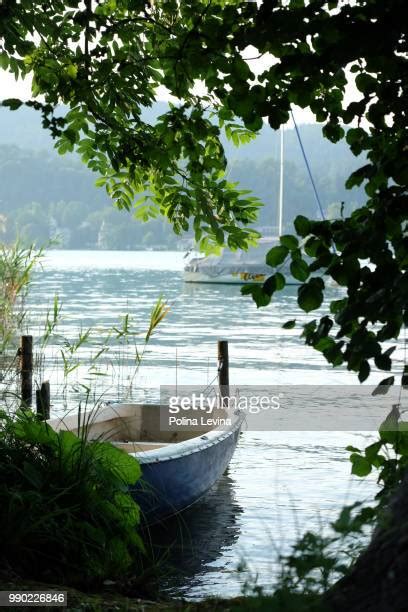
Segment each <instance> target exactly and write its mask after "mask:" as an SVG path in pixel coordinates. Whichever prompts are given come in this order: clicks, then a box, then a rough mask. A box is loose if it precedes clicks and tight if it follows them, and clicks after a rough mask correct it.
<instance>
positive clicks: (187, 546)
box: [30, 251, 375, 597]
mask: <svg viewBox="0 0 408 612" xmlns="http://www.w3.org/2000/svg"><path fill="white" fill-rule="evenodd" d="M183 265H184V260H183V253H177V252H117V251H115V252H106V251H105V252H101V251H94V252H93V251H54V252H50V253H49V254H48V255H47V258H46V261H45V263H44V269H43V270H42V271H41V272H39V273H38V274H37V277H36V279H35V282H34V285H33V289H32V294H31V298H30V302H31V310H32V312H33V314H34V316H35V317H37V319H38V320H40V319H41V318H42V317H43V315H44V312H45V311H46V310H47V307H48V306H49V305H50V304H51V303H52V300H53V296H54V294H58V295H59V297H60V299H61V301H62V303H63V310H62V323H61V326H60V328H59V333H61V334H63V335H64V336H65V337H67V338H70V339H71V340H73V339H74V338H75V336H76V335H77V334H78V328H79V327H80V326H82V328H83V329H86V328H88V327H90V326H94V327H95V326H96V327H97V328H100V329H102V328H106V327H109V326H112V325H117V324H118V321H119V318H120V316H123V315H124V314H125V313H129V314H130V315H131V317H132V318H133V320H134V322H135V324H136V327H137V328H138V330H140V331H143V330H145V329H146V325H147V321H148V315H149V312H150V309H151V307H152V305H153V303H154V302H155V300H156V299H157V298H158V297H159V296H160V295H163V296H164V297H165V298H166V299H167V300H168V302H169V303H170V305H171V310H170V312H169V314H168V316H167V318H166V319H165V321H164V322H163V323H162V325H161V326H160V329H159V330H158V331H157V333H156V334H155V335H154V337H153V340H152V342H151V344H150V345H149V349H148V353H147V354H146V355H145V359H144V362H143V365H142V367H141V368H140V371H139V372H138V374H137V377H136V379H135V385H134V387H135V389H134V394H135V396H136V397H140V395H141V394H142V396H143V395H145V396H147V397H157V396H158V388H159V385H160V384H175V383H176V381H177V383H178V384H192V383H197V384H200V385H201V384H202V385H203V386H205V385H206V384H207V383H208V382H211V380H212V379H213V378H214V376H215V375H216V342H217V340H218V339H220V338H222V339H228V340H229V343H230V348H229V350H230V361H231V365H230V368H231V369H230V382H231V383H232V384H243V383H244V384H257V385H258V384H259V385H265V384H268V385H274V384H352V383H354V384H355V382H356V381H355V378H354V377H353V376H352V375H350V373H348V372H347V371H343V370H333V369H331V368H330V367H328V365H327V364H326V362H325V361H324V359H323V358H322V357H321V356H320V355H319V354H318V353H316V352H315V351H313V350H311V349H310V348H307V347H305V346H304V345H303V343H302V341H301V340H300V339H299V338H298V333H299V332H298V331H296V330H283V329H282V327H281V326H282V323H283V322H285V321H286V320H288V319H292V318H297V319H298V320H299V312H298V310H297V308H296V290H295V289H292V288H288V289H287V291H285V292H284V293H282V294H281V295H280V296H279V298H278V299H277V300H276V301H275V303H274V304H273V305H272V306H270V307H268V308H264V309H260V310H257V309H256V307H255V305H254V304H253V302H252V300H251V299H250V298H243V297H241V296H240V290H239V287H236V286H225V285H188V284H184V283H183V280H182V269H183ZM301 319H302V317H300V320H301ZM38 329H40V328H38ZM101 333H102V332H101ZM53 350H54V353H53V355H54V359H55V356H56V353H55V347H54V348H53V347H52V346H51V347H50V348H49V349H47V351H48V356H50V355H51V353H52V351H53ZM87 351H88V352H89V349H86V348H84V349H83V351H82V355H83V356H85V357H86V355H87ZM119 357H120V355H119ZM128 365H129V364H128ZM115 368H117V364H115V363H114V361H109V360H108V361H107V362H106V371H107V373H108V376H107V377H105V378H103V380H102V378H101V382H100V384H99V388H100V389H103V393H104V394H105V395H104V396H105V397H112V398H118V396H119V395H120V393H121V391H120V389H119V386H118V383H117V381H116V382H112V383H110V381H111V380H112V381H114V370H115ZM42 375H43V376H46V377H48V378H51V380H52V381H53V383H55V384H57V383H58V380H57V378H58V376H60V374H58V368H56V367H52V366H51V365H49V364H48V361H47V362H46V364H45V370H44V372H43V373H42ZM131 375H132V373H131V372H130V374H128V375H127V376H130V377H131ZM73 376H74V383H75V382H76V383H78V382H81V381H82V378H81V377H83V378H84V379H86V378H87V376H86V371H84V368H83V366H81V367H79V368H77V369H76V371H75V373H74V374H73ZM110 377H111V378H110ZM122 382H124V381H123V380H122ZM89 384H91V383H89ZM93 385H94V386H95V382H93ZM101 392H102V391H101ZM55 409H56V410H57V409H61V407H59V406H55ZM365 442H366V436H364V435H362V434H360V435H359V434H352V433H341V432H250V431H245V432H244V433H243V434H242V436H241V439H240V442H239V445H238V448H237V450H236V452H235V455H234V457H233V460H232V462H231V465H230V468H229V470H228V473H227V474H226V475H224V477H223V478H222V479H221V481H220V482H219V483H218V485H217V486H216V487H215V489H214V490H213V491H212V492H210V494H209V495H208V496H207V497H206V499H204V500H203V501H202V502H200V503H199V504H197V505H196V506H195V507H193V508H192V509H191V510H190V511H189V512H188V513H186V514H185V516H184V518H183V520H182V521H178V522H177V523H174V524H171V525H169V526H168V527H166V529H165V530H164V531H163V532H162V533H161V534H159V536H157V534H153V536H152V537H153V538H156V539H158V540H160V542H161V543H169V542H174V541H176V540H177V546H178V552H176V553H175V554H174V555H173V559H172V562H173V563H174V565H175V567H176V574H175V576H173V577H171V578H169V579H168V584H166V587H167V588H169V589H170V591H171V592H172V593H174V594H183V595H184V596H185V597H203V596H206V595H209V594H212V595H215V594H220V595H234V594H237V593H239V592H240V590H241V586H242V583H243V581H244V580H245V578H246V576H245V575H243V574H242V573H238V572H237V571H236V568H237V565H238V564H239V562H240V560H241V559H243V558H245V560H246V562H247V564H248V566H249V569H250V570H251V572H252V573H253V574H257V575H258V583H259V584H262V585H266V586H268V585H271V584H272V583H273V580H274V574H275V573H276V568H277V565H276V559H277V555H278V554H279V553H284V552H286V551H288V548H289V546H290V544H291V543H292V542H293V541H294V540H295V539H296V538H297V537H298V536H299V535H300V534H302V533H303V532H304V531H305V530H307V529H317V530H321V529H323V526H326V525H327V524H328V522H329V521H330V520H332V519H333V518H334V517H336V514H337V512H338V510H339V508H340V507H341V506H342V505H343V504H344V503H351V502H352V501H354V500H356V499H359V500H362V499H366V498H369V497H370V495H372V493H373V491H374V490H375V483H374V481H373V480H359V479H355V478H352V477H351V476H350V464H349V462H348V453H347V452H346V451H345V450H344V449H345V446H347V444H355V445H357V446H363V445H364V444H365Z"/></svg>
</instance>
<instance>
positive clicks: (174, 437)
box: [48, 403, 244, 524]
mask: <svg viewBox="0 0 408 612" xmlns="http://www.w3.org/2000/svg"><path fill="white" fill-rule="evenodd" d="M163 412H164V413H166V412H168V408H167V407H166V406H160V405H146V404H128V403H127V404H121V403H111V404H107V405H105V406H103V407H98V408H96V409H94V410H93V411H89V412H88V413H84V414H83V415H81V422H82V423H85V422H86V427H87V435H88V437H89V438H90V439H93V438H98V439H101V438H103V439H105V440H108V441H109V442H111V443H112V444H115V446H118V447H119V448H121V449H122V450H123V451H125V452H127V453H128V454H129V455H131V456H132V457H135V459H137V461H138V462H139V463H140V465H141V468H142V478H141V480H140V481H139V482H138V483H137V484H136V485H135V487H133V488H132V489H131V491H130V492H131V494H132V496H133V497H134V499H135V500H136V501H137V502H138V504H139V505H140V508H141V511H142V513H143V515H144V517H145V521H146V523H147V524H152V523H155V522H158V521H160V520H163V519H165V518H167V517H170V516H172V515H174V514H177V513H179V512H181V511H182V510H184V509H186V508H188V507H189V506H191V505H192V504H194V503H195V502H196V501H198V500H199V499H200V498H201V497H202V496H203V495H204V494H205V493H206V492H207V491H208V490H209V489H211V487H212V486H213V485H214V484H215V483H216V482H217V480H218V479H219V478H220V476H221V475H222V474H223V473H224V472H225V470H226V469H227V467H228V464H229V462H230V460H231V458H232V455H233V453H234V450H235V447H236V445H237V442H238V438H239V433H240V431H241V427H242V422H243V418H244V415H243V413H242V411H239V410H235V411H230V410H228V409H227V408H219V409H218V410H217V411H216V415H215V418H214V421H215V423H216V424H217V423H219V424H218V425H216V426H215V427H213V428H211V427H208V426H206V425H202V426H195V427H191V426H190V427H181V428H180V429H177V430H174V429H173V430H171V431H165V430H163V429H162V428H161V426H160V414H161V413H162V414H163ZM186 418H187V417H186ZM82 419H84V420H82ZM48 422H49V424H50V425H51V426H52V427H53V428H54V429H56V430H58V429H68V430H71V431H74V432H75V431H77V430H78V416H77V415H69V416H64V417H63V418H62V419H51V420H49V421H48Z"/></svg>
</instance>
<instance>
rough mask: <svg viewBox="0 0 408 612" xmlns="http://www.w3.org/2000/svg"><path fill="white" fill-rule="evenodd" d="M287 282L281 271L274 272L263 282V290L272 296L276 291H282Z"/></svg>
mask: <svg viewBox="0 0 408 612" xmlns="http://www.w3.org/2000/svg"><path fill="white" fill-rule="evenodd" d="M285 284H286V281H285V277H284V276H283V274H281V273H280V272H276V274H272V276H270V277H269V278H268V279H266V281H265V282H264V284H263V290H264V291H265V293H267V294H268V295H270V296H272V295H273V294H274V293H275V291H281V290H282V289H283V288H284V286H285Z"/></svg>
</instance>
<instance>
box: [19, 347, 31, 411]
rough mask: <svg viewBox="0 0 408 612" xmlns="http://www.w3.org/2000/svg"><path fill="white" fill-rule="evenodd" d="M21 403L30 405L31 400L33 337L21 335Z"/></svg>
mask: <svg viewBox="0 0 408 612" xmlns="http://www.w3.org/2000/svg"><path fill="white" fill-rule="evenodd" d="M19 353H20V371H21V403H22V405H23V406H26V407H28V406H31V404H32V401H33V337H32V336H21V344H20V350H19Z"/></svg>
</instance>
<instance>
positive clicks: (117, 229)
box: [0, 103, 364, 249]
mask: <svg viewBox="0 0 408 612" xmlns="http://www.w3.org/2000/svg"><path fill="white" fill-rule="evenodd" d="M165 110H166V105H165V104H164V103H163V104H158V105H156V106H155V107H154V109H149V110H147V111H146V118H147V120H151V121H153V120H154V118H155V117H156V116H157V115H158V114H161V113H162V112H165ZM300 131H301V137H302V141H303V144H304V147H305V150H306V152H307V155H308V158H309V162H310V165H311V168H312V171H313V174H314V178H315V181H316V184H317V188H318V191H319V195H320V198H321V200H322V203H323V206H324V208H325V209H326V212H327V211H328V210H329V212H330V214H333V211H334V210H335V209H336V206H335V203H338V202H340V201H345V202H346V210H347V209H348V210H349V209H350V208H352V207H354V206H355V205H356V204H357V203H361V202H362V201H364V193H363V191H362V190H361V189H360V190H353V191H352V192H349V191H346V190H345V189H344V181H345V179H346V178H347V176H348V175H349V174H350V173H351V171H352V170H353V169H355V168H356V167H358V161H357V160H356V159H355V158H354V157H353V156H352V155H351V153H350V152H349V150H348V149H347V147H346V145H345V144H344V143H338V144H336V145H333V144H331V143H329V142H328V141H327V140H325V139H323V137H322V135H321V130H320V127H319V126H316V125H302V126H301V127H300ZM225 148H226V151H227V157H228V159H229V162H230V169H229V177H230V178H231V179H233V180H238V181H240V183H241V185H242V186H243V187H245V188H249V189H252V190H253V191H254V193H255V195H257V196H258V197H260V198H261V200H262V201H263V202H264V203H265V205H266V206H265V207H264V209H263V210H262V212H261V217H260V224H261V225H268V226H270V225H275V223H276V204H277V198H278V184H279V180H278V179H279V134H278V133H276V132H273V131H272V130H271V129H270V128H269V127H267V126H265V128H264V129H263V130H262V132H261V134H260V135H259V137H258V138H257V139H256V140H255V141H254V142H252V143H251V144H249V145H247V146H245V147H241V148H238V149H237V148H235V147H233V145H231V144H230V143H225ZM284 158H285V163H284V169H285V171H284V177H285V178H284V185H285V187H284V208H285V224H286V225H287V227H288V228H289V226H290V222H291V220H292V219H293V218H294V217H295V216H296V215H297V214H306V215H310V216H317V215H318V210H317V205H316V201H315V198H314V195H313V191H312V187H311V183H310V180H309V178H308V176H307V172H306V167H305V163H304V161H303V158H302V155H301V151H300V147H299V143H298V142H297V138H296V134H295V132H294V130H290V129H288V130H286V131H285V154H284ZM95 178H96V177H95V175H94V174H93V173H92V172H90V171H89V170H88V169H87V168H86V167H85V166H83V164H82V163H81V161H80V160H79V159H78V157H77V156H75V155H65V156H63V157H61V156H59V155H58V154H57V153H56V152H55V151H54V150H53V144H52V140H51V138H50V137H49V135H48V133H47V132H46V131H45V130H43V129H42V127H41V121H40V117H39V115H37V114H36V113H35V111H33V110H31V109H28V108H24V107H23V108H21V109H20V110H18V111H14V112H11V111H9V110H7V109H2V108H0V213H1V214H2V215H3V217H5V223H4V219H3V223H2V224H1V225H2V228H3V230H4V229H5V231H3V235H2V239H3V240H11V239H13V238H14V237H15V236H16V235H20V236H21V237H24V238H26V239H27V240H30V241H31V240H36V241H38V242H45V241H46V240H48V239H49V238H50V237H52V236H55V235H59V236H60V240H61V245H62V246H64V247H66V248H98V247H99V248H112V249H129V248H133V249H138V248H146V247H162V248H163V247H169V248H171V247H175V246H176V244H177V240H176V237H175V236H174V234H173V232H172V229H171V227H170V226H169V224H168V223H167V222H166V221H165V220H155V221H151V222H149V223H148V224H141V223H140V222H137V221H135V220H133V221H132V222H131V223H129V214H128V213H126V212H123V211H122V212H119V211H117V210H116V209H114V208H113V206H112V204H111V202H110V200H109V198H108V196H107V195H106V193H105V191H104V190H103V189H98V188H97V187H95V185H94V182H95Z"/></svg>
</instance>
